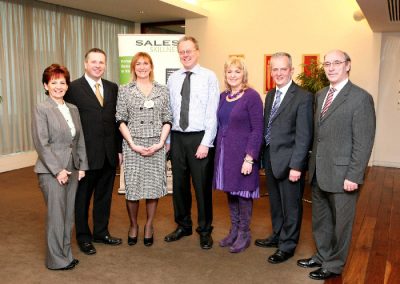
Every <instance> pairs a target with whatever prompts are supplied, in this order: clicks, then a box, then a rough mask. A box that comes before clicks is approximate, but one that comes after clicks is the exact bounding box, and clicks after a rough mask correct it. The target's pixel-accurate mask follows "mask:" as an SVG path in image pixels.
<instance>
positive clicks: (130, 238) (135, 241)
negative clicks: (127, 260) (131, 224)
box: [128, 227, 139, 246]
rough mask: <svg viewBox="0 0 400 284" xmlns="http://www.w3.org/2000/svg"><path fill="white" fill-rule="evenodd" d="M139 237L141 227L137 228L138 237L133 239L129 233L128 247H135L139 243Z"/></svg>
mask: <svg viewBox="0 0 400 284" xmlns="http://www.w3.org/2000/svg"><path fill="white" fill-rule="evenodd" d="M138 235H139V227H138V228H137V232H136V237H131V236H129V232H128V246H134V245H136V243H137V239H138V237H137V236H138Z"/></svg>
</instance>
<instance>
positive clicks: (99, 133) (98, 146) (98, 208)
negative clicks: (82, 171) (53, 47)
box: [64, 48, 122, 255]
mask: <svg viewBox="0 0 400 284" xmlns="http://www.w3.org/2000/svg"><path fill="white" fill-rule="evenodd" d="M105 67H106V54H105V52H104V51H103V50H101V49H98V48H93V49H91V50H89V51H88V52H87V53H86V55H85V75H84V76H82V77H81V78H79V79H76V80H75V81H73V82H72V83H71V85H70V86H69V89H68V92H67V94H66V95H65V97H64V99H65V100H66V101H67V102H70V103H72V104H74V105H76V106H77V107H78V109H79V114H80V117H81V122H82V128H83V133H84V136H85V144H86V152H87V157H88V162H89V170H88V171H87V172H86V178H84V179H82V181H81V182H79V187H78V190H77V193H76V199H75V227H76V239H77V241H78V245H79V248H80V249H81V251H82V252H84V253H86V254H89V255H90V254H95V253H96V249H95V247H94V246H93V244H92V240H93V241H94V242H101V243H104V244H109V245H119V244H121V243H122V240H121V239H120V238H114V237H111V236H110V233H109V231H108V221H109V217H110V208H111V198H112V190H113V186H114V179H115V172H116V166H117V163H118V154H120V153H121V152H122V149H121V147H122V146H121V143H122V139H121V136H120V134H119V131H118V129H117V126H116V123H115V111H116V102H117V95H118V86H117V85H116V84H115V83H113V82H110V81H107V80H104V79H102V78H101V77H102V76H103V74H104V71H105ZM120 159H121V157H120ZM92 195H93V196H94V197H93V234H92V232H91V231H90V228H89V225H88V212H89V205H90V199H91V197H92Z"/></svg>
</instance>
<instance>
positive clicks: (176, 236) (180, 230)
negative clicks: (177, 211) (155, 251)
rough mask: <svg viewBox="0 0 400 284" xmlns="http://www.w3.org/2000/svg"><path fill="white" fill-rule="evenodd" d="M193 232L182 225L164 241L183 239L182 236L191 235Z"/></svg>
mask: <svg viewBox="0 0 400 284" xmlns="http://www.w3.org/2000/svg"><path fill="white" fill-rule="evenodd" d="M191 234H192V230H185V229H184V228H182V227H178V228H176V230H175V231H173V232H172V233H170V234H168V235H166V236H165V238H164V241H166V242H167V243H169V242H175V241H177V240H179V239H181V238H182V237H184V236H190V235H191Z"/></svg>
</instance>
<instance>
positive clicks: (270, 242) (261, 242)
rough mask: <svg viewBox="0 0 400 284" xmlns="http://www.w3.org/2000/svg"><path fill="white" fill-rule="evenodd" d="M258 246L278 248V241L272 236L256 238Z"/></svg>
mask: <svg viewBox="0 0 400 284" xmlns="http://www.w3.org/2000/svg"><path fill="white" fill-rule="evenodd" d="M254 244H255V245H256V246H259V247H262V248H277V247H278V242H277V241H275V240H274V239H272V238H271V237H269V238H266V239H256V241H255V242H254Z"/></svg>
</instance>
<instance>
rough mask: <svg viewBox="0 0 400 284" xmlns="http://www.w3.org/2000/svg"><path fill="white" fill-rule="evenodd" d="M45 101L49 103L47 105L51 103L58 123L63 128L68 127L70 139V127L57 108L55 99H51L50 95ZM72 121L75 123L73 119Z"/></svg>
mask: <svg viewBox="0 0 400 284" xmlns="http://www.w3.org/2000/svg"><path fill="white" fill-rule="evenodd" d="M47 102H48V103H49V105H51V107H52V109H53V112H54V114H55V116H56V119H57V120H58V122H59V125H60V126H61V127H62V128H64V129H68V133H69V137H70V138H71V140H72V135H71V131H70V129H69V126H68V123H67V121H66V120H65V118H64V115H63V114H62V113H61V111H60V110H59V109H58V105H57V103H56V102H55V101H53V99H52V98H50V97H48V98H47ZM50 123H51V122H50ZM74 123H75V121H74Z"/></svg>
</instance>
